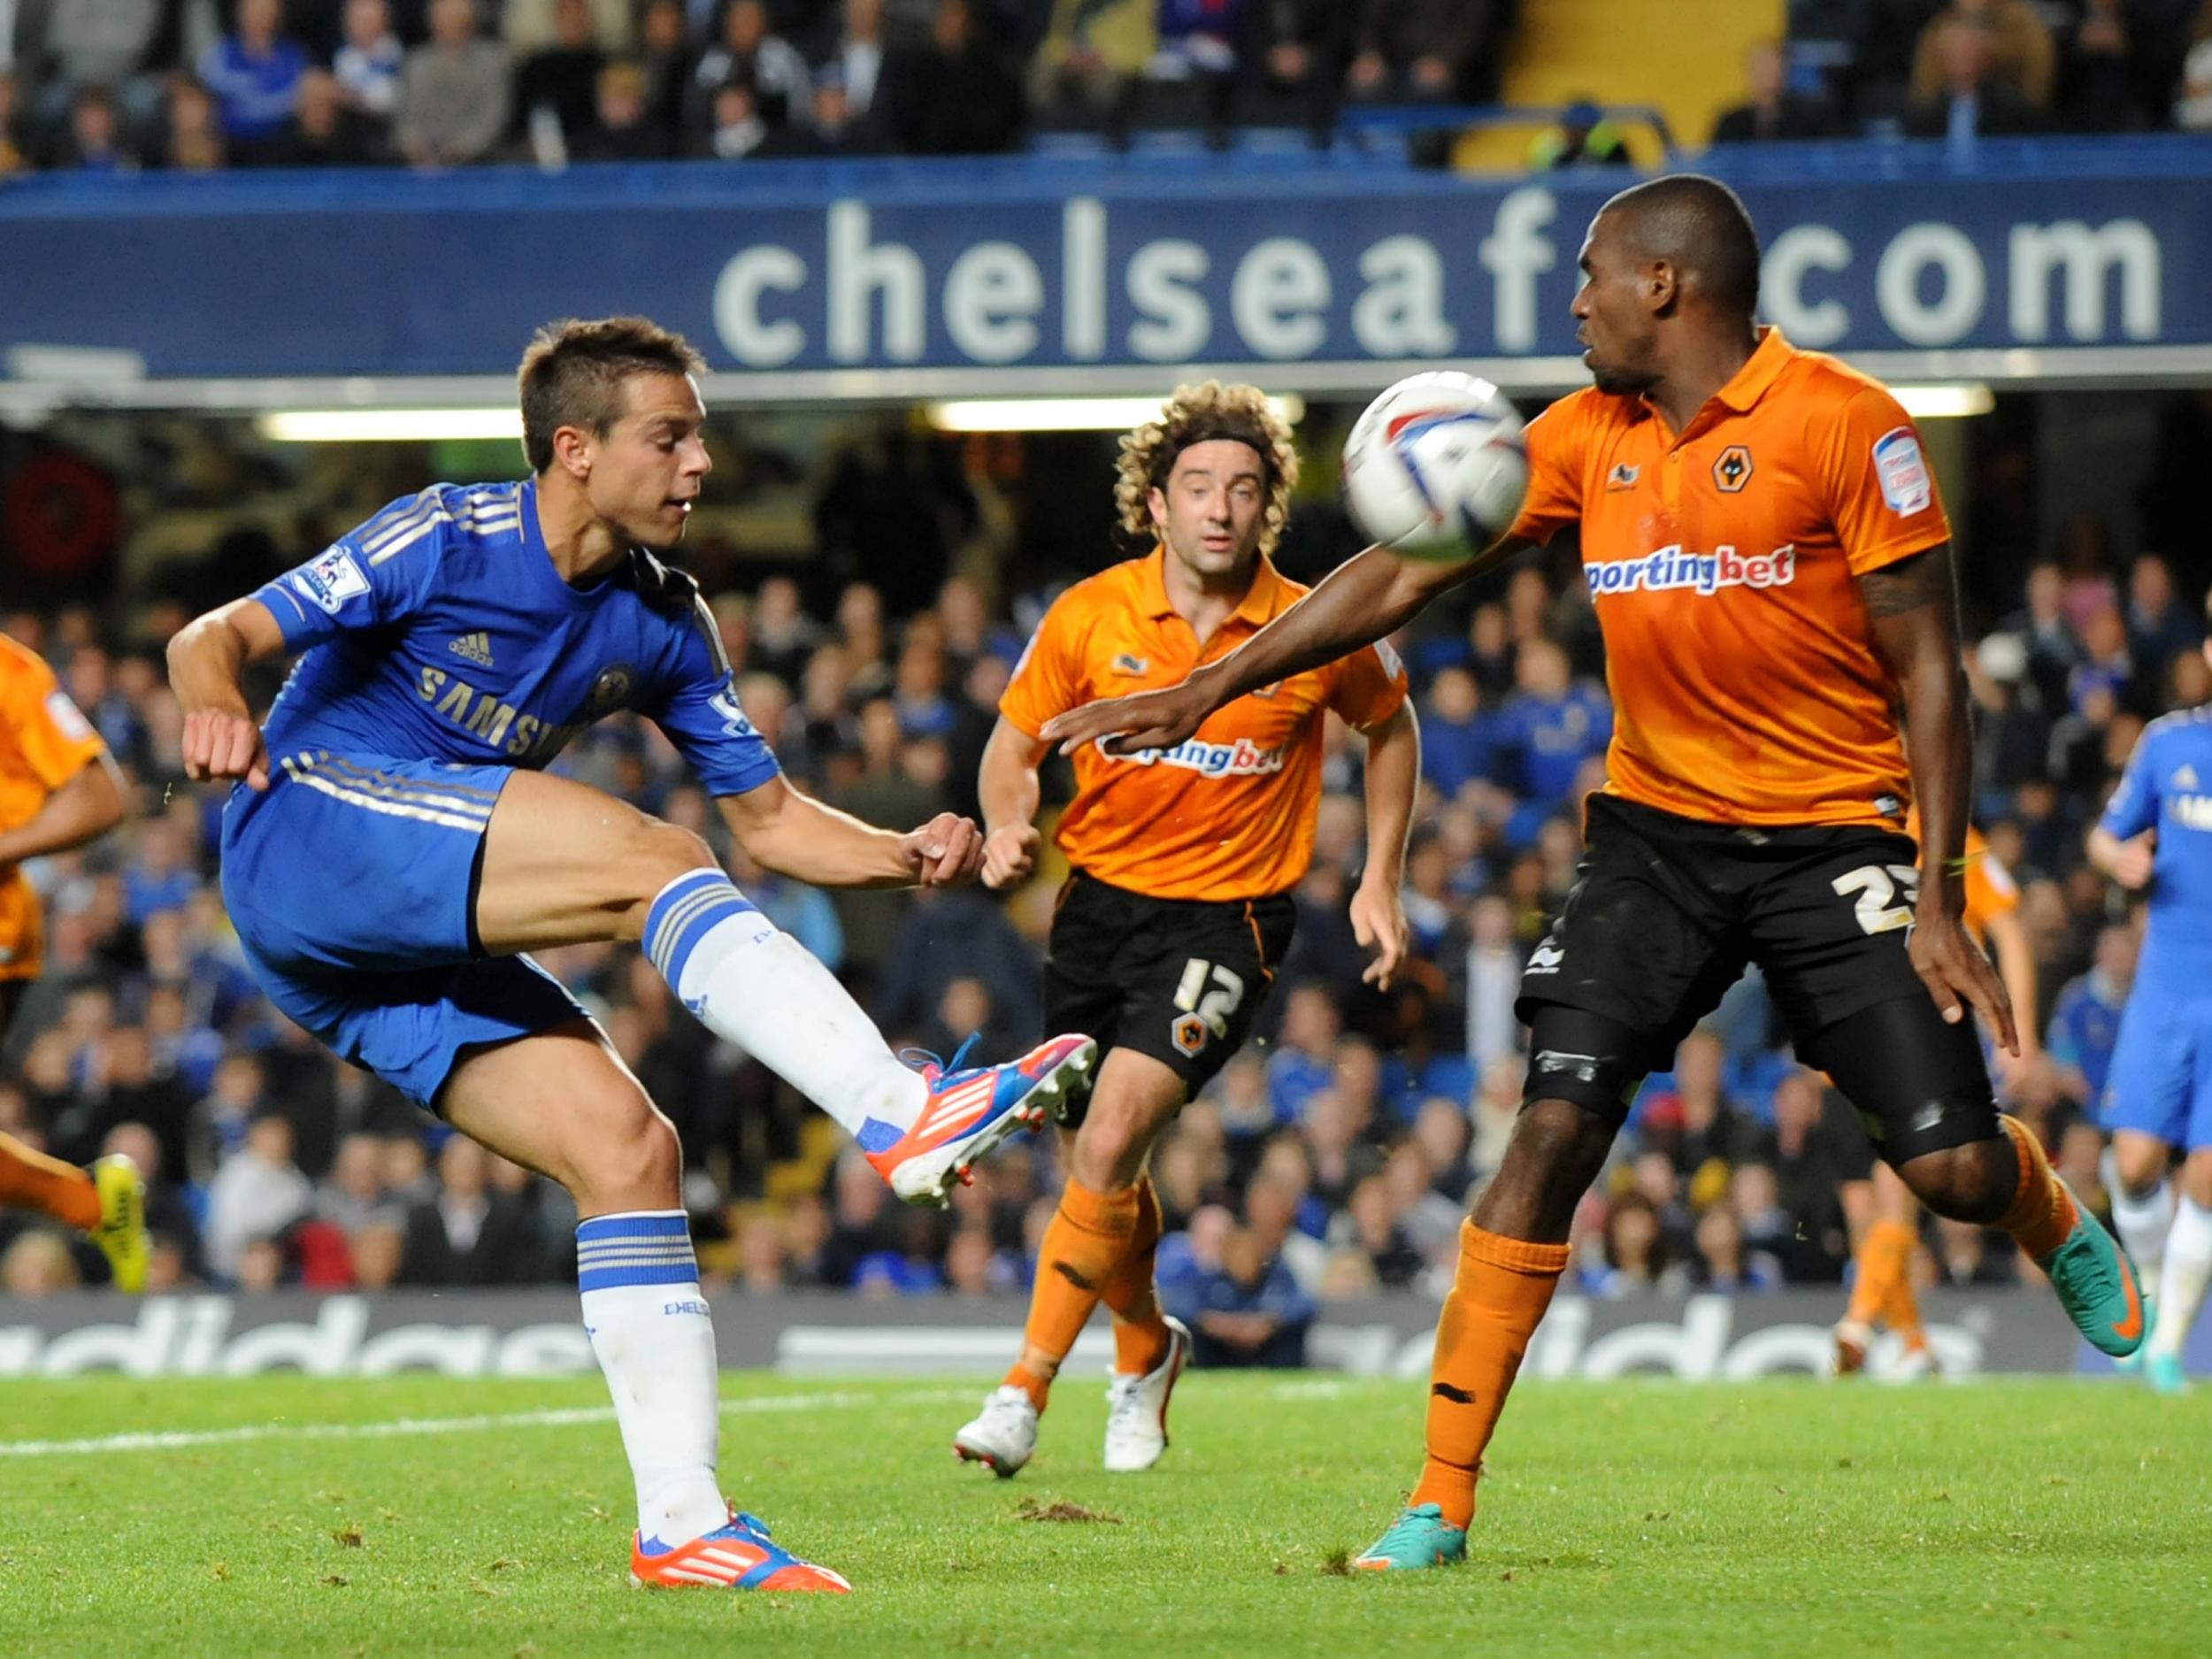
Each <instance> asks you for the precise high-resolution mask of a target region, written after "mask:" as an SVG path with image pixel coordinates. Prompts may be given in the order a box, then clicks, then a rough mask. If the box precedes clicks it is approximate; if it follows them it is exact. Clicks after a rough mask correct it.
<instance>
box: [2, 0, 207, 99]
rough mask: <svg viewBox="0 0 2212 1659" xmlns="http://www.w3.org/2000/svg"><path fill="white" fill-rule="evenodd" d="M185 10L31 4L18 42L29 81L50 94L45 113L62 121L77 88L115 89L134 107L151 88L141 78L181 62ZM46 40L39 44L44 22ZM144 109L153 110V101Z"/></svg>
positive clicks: (146, 3) (161, 5)
mask: <svg viewBox="0 0 2212 1659" xmlns="http://www.w3.org/2000/svg"><path fill="white" fill-rule="evenodd" d="M183 12H184V8H183V7H181V6H178V5H173V4H169V3H168V0H97V4H88V0H45V4H43V5H39V4H26V5H25V6H24V7H23V8H22V11H21V15H20V20H19V28H20V29H21V31H22V34H21V35H19V41H20V42H21V43H22V46H23V49H24V50H23V56H22V60H21V61H22V63H24V64H27V65H31V66H32V67H31V73H30V77H29V79H30V81H31V83H32V84H34V85H37V86H40V87H42V88H47V89H48V92H49V93H50V95H52V96H53V102H52V104H50V106H49V107H48V108H47V109H45V110H44V111H42V114H44V115H48V116H58V115H59V114H60V113H61V111H62V108H63V107H64V104H65V101H66V99H67V97H68V96H69V95H70V93H71V92H72V91H73V89H74V88H78V87H95V86H97V87H108V88H116V89H118V90H119V94H120V95H121V98H122V102H123V103H124V104H126V105H127V106H129V105H131V104H133V95H134V94H135V93H136V91H137V89H138V88H142V87H143V86H144V85H145V84H146V83H145V82H143V81H140V80H139V77H140V76H142V75H145V74H147V73H149V72H151V71H154V70H157V69H162V68H166V67H168V66H169V65H173V64H174V63H175V62H176V60H177V56H178V51H179V47H180V37H181V31H182V26H183ZM41 19H42V20H43V24H44V29H43V37H42V39H38V42H37V44H36V45H35V46H34V45H33V44H32V42H33V40H34V39H35V38H36V35H35V32H36V31H37V30H38V27H39V24H40V21H41ZM143 107H144V108H146V109H148V110H150V107H151V100H150V99H146V100H145V101H144V104H143Z"/></svg>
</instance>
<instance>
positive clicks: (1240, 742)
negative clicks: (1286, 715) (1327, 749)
mask: <svg viewBox="0 0 2212 1659" xmlns="http://www.w3.org/2000/svg"><path fill="white" fill-rule="evenodd" d="M1099 752H1100V753H1101V754H1105V752H1106V751H1105V748H1104V745H1103V744H1101V746H1100V749H1099ZM1108 758H1109V759H1111V760H1125V761H1130V762H1133V764H1137V765H1139V766H1180V767H1181V768H1183V770H1184V771H1186V772H1197V773H1198V774H1199V775H1200V776H1202V777H1206V778H1258V777H1263V776H1265V775H1266V774H1267V773H1269V772H1280V771H1282V769H1283V766H1284V764H1285V756H1284V753H1283V751H1282V750H1281V749H1262V748H1261V747H1260V746H1259V745H1258V744H1257V743H1255V742H1254V741H1252V740H1251V739H1250V738H1248V737H1240V738H1239V739H1237V741H1235V742H1233V743H1202V742H1200V741H1198V740H1197V739H1195V738H1192V739H1190V740H1189V741H1186V742H1181V743H1178V744H1177V745H1176V746H1175V747H1174V748H1173V749H1139V750H1138V751H1137V752H1136V753H1135V754H1133V755H1113V756H1109V757H1108Z"/></svg>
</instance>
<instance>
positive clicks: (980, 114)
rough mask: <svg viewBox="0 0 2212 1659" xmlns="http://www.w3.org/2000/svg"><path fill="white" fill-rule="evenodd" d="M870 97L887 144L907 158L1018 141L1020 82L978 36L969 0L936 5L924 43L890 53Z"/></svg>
mask: <svg viewBox="0 0 2212 1659" xmlns="http://www.w3.org/2000/svg"><path fill="white" fill-rule="evenodd" d="M876 96H877V97H878V98H879V100H880V101H881V103H882V105H883V123H884V127H885V130H886V132H887V135H888V136H889V138H890V141H891V143H892V146H893V147H894V148H895V149H897V150H902V151H904V152H905V153H906V154H908V155H913V156H973V155H985V154H988V153H991V152H994V151H998V150H1011V149H1013V148H1014V147H1015V145H1016V143H1017V142H1018V140H1019V139H1020V136H1021V130H1022V122H1023V118H1024V113H1025V111H1024V109H1023V101H1022V90H1021V84H1020V82H1019V81H1017V80H1016V79H1015V77H1014V75H1013V73H1012V72H1011V71H1010V70H1009V69H1008V68H1007V67H1006V66H1005V65H1003V64H1002V63H1001V62H1000V61H999V59H998V56H997V53H996V51H995V49H994V48H993V47H992V46H991V44H990V43H989V42H987V41H985V40H984V39H982V38H981V36H980V35H979V33H978V31H977V29H976V27H975V15H974V12H973V10H972V6H971V4H970V3H969V0H938V5H937V10H936V13H935V16H934V19H933V21H932V23H931V26H930V40H929V44H928V45H926V46H921V47H913V48H909V49H906V50H901V51H897V52H894V53H893V54H892V55H891V57H890V58H889V60H888V61H887V63H886V64H885V65H884V69H883V78H882V83H881V85H880V86H879V88H878V89H877V93H876Z"/></svg>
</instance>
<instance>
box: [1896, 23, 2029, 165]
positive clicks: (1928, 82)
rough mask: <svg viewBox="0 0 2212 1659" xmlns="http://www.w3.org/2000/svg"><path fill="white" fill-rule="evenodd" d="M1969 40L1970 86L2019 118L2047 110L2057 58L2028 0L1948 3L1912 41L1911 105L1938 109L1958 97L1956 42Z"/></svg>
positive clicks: (1959, 80)
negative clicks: (1981, 87)
mask: <svg viewBox="0 0 2212 1659" xmlns="http://www.w3.org/2000/svg"><path fill="white" fill-rule="evenodd" d="M1967 38H1972V39H1974V40H1976V41H1978V42H1980V50H1979V51H1978V53H1976V54H1975V57H1974V62H1975V65H1976V69H1977V73H1976V74H1975V75H1974V76H1973V77H1972V81H1973V82H1974V83H1975V84H1980V83H1983V82H1986V83H1987V86H1986V88H1985V89H1986V90H1988V91H1990V92H1991V93H1992V95H1993V96H1995V97H1997V98H2000V99H2001V101H2002V102H2003V104H2004V105H2005V106H2006V107H2007V108H2008V109H2010V110H2013V111H2017V112H2019V114H2020V115H2021V116H2022V117H2023V118H2024V119H2032V114H2033V112H2034V111H2039V110H2042V109H2044V108H2046V107H2047V106H2048V104H2050V101H2051V81H2052V78H2053V76H2054V74H2055V73H2056V69H2057V54H2056V52H2055V50H2054V48H2053V47H2052V44H2051V33H2050V30H2049V29H2048V28H2047V27H2045V25H2044V22H2043V19H2041V17H2039V15H2038V14H2037V12H2036V8H2035V6H2034V4H2032V0H1951V4H1949V6H1947V8H1945V9H1944V10H1943V11H1941V12H1938V13H1937V14H1936V15H1935V17H1934V18H1932V19H1930V21H1929V22H1928V24H1927V26H1926V27H1924V28H1923V29H1922V30H1921V31H1920V35H1919V38H1918V39H1917V40H1916V42H1914V45H1913V58H1912V102H1913V103H1914V104H1942V103H1943V102H1945V101H1946V100H1947V99H1949V98H1954V97H1955V96H1958V94H1959V89H1960V88H1961V85H1962V80H1961V75H1960V70H1959V62H1960V60H1959V58H1958V56H1957V53H1958V51H1959V50H1960V49H1959V46H1958V44H1957V42H1960V41H1962V40H1964V39H1967ZM2000 88H2001V90H1999V89H2000ZM1976 130H1977V131H1978V132H1984V133H1987V132H1992V131H1995V130H1999V129H1996V128H1993V127H1978V128H1977V129H1976Z"/></svg>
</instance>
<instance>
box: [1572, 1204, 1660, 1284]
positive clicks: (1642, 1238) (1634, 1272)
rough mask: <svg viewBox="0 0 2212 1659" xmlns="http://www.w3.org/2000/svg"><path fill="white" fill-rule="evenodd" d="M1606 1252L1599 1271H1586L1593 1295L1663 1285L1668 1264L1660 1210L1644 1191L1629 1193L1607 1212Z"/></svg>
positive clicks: (1584, 1280) (1598, 1267) (1599, 1265)
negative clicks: (1661, 1281) (1661, 1275)
mask: <svg viewBox="0 0 2212 1659" xmlns="http://www.w3.org/2000/svg"><path fill="white" fill-rule="evenodd" d="M1603 1246H1604V1252H1603V1256H1602V1257H1601V1261H1600V1263H1599V1264H1598V1265H1597V1267H1596V1269H1595V1271H1594V1272H1593V1271H1586V1272H1585V1273H1584V1275H1583V1288H1584V1289H1585V1290H1586V1291H1588V1292H1589V1293H1590V1294H1593V1295H1598V1296H1609V1297H1618V1296H1629V1295H1635V1294H1640V1293H1644V1292H1649V1291H1655V1290H1657V1289H1658V1288H1659V1276H1660V1274H1661V1273H1662V1272H1663V1271H1665V1269H1666V1265H1667V1252H1666V1243H1665V1240H1664V1239H1663V1236H1662V1234H1661V1232H1660V1226H1659V1212H1658V1211H1657V1210H1655V1209H1654V1208H1653V1206H1652V1202H1651V1201H1650V1200H1649V1199H1648V1198H1646V1197H1645V1196H1644V1195H1643V1194H1641V1193H1625V1194H1622V1195H1621V1196H1620V1197H1618V1198H1617V1199H1615V1200H1614V1201H1613V1202H1612V1203H1611V1205H1609V1207H1608V1208H1607V1210H1606V1212H1605V1231H1604V1234H1603Z"/></svg>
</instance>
